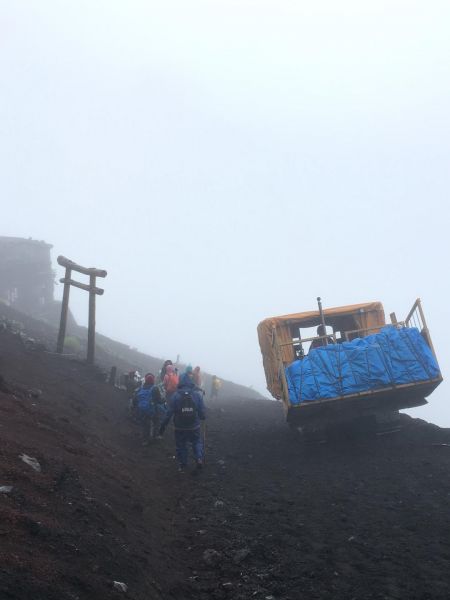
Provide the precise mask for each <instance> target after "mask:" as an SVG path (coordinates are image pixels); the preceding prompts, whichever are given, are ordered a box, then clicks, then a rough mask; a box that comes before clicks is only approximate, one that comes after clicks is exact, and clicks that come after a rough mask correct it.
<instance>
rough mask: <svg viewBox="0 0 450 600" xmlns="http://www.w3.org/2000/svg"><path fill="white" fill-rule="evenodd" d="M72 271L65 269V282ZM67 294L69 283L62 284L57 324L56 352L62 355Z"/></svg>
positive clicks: (67, 304)
mask: <svg viewBox="0 0 450 600" xmlns="http://www.w3.org/2000/svg"><path fill="white" fill-rule="evenodd" d="M71 271H72V269H71V268H70V267H66V276H65V278H64V279H66V281H69V280H70V274H71ZM69 294H70V283H65V284H64V291H63V297H62V303H61V319H60V322H59V332H58V342H57V344H56V352H57V353H58V354H62V353H63V350H64V340H65V339H66V327H67V313H68V310H69Z"/></svg>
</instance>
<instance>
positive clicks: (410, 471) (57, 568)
mask: <svg viewBox="0 0 450 600" xmlns="http://www.w3.org/2000/svg"><path fill="white" fill-rule="evenodd" d="M0 376H2V378H3V379H0V383H1V385H0V436H1V445H0V486H13V489H12V491H10V492H7V493H2V492H0V598H1V599H2V600H3V599H14V600H19V599H20V600H29V599H32V600H44V599H45V600H69V599H71V600H76V599H79V600H87V599H92V600H94V599H95V600H100V599H106V598H131V599H135V600H144V599H145V600H152V599H164V600H165V599H167V600H169V599H173V600H189V599H196V600H197V599H198V600H207V599H208V600H210V599H218V600H220V599H230V600H250V599H252V598H256V599H257V600H260V599H261V600H262V599H266V600H269V599H274V600H301V599H317V600H319V599H320V600H327V599H330V600H331V599H333V600H352V599H353V598H354V599H355V600H365V599H380V600H381V599H393V600H394V599H405V600H413V599H423V600H425V599H429V600H437V599H448V598H450V569H449V558H450V519H449V504H450V478H449V473H450V432H449V431H448V430H444V429H440V428H438V427H436V426H434V425H430V424H427V423H425V422H423V421H419V420H414V419H410V418H408V417H404V418H403V429H402V430H401V431H400V432H399V433H396V434H392V435H390V436H380V437H367V438H362V439H359V440H353V441H352V440H347V441H345V440H340V441H339V442H338V441H334V442H333V443H331V442H329V443H325V444H309V445H306V444H302V443H301V442H300V440H299V439H298V438H296V437H295V436H293V435H292V434H291V433H290V431H289V430H288V428H287V426H286V425H285V423H284V419H283V414H282V410H281V407H280V405H278V404H277V403H272V402H268V401H267V402H266V401H256V400H251V401H250V400H245V399H236V398H234V399H233V398H223V399H221V401H220V405H218V406H213V407H210V411H209V420H208V425H207V430H206V442H207V464H206V467H205V469H204V472H203V473H202V474H200V475H199V476H193V475H191V474H190V473H187V474H178V473H177V472H176V465H175V461H174V460H173V440H172V433H171V432H170V431H168V432H167V433H166V438H165V440H164V441H162V442H155V443H154V445H153V446H151V447H149V448H142V447H141V445H140V440H139V430H138V429H137V427H136V425H135V424H134V423H133V422H132V421H131V420H130V419H129V418H128V415H127V409H126V397H125V395H124V393H123V392H121V391H119V390H116V389H114V388H111V387H109V386H107V385H106V384H104V383H102V382H101V381H99V380H98V379H99V377H98V372H97V371H96V370H92V369H91V370H90V369H88V368H87V367H86V366H84V365H83V364H81V363H78V362H73V361H70V360H68V359H67V358H61V357H58V356H55V355H53V354H50V353H46V352H45V351H44V350H43V349H42V348H40V347H38V348H37V349H30V348H27V347H25V346H24V345H23V343H22V342H21V341H20V338H19V337H18V336H15V335H12V334H11V333H10V332H9V331H0ZM29 390H32V391H33V392H32V393H31V392H30V391H29ZM23 453H25V454H26V455H28V456H30V457H33V458H36V459H37V461H38V462H39V463H40V466H41V472H37V471H35V470H33V468H32V467H31V466H29V465H28V464H26V463H25V462H23V461H22V460H21V459H20V458H19V455H21V454H23ZM114 581H118V582H123V583H125V584H126V586H127V588H128V589H127V592H123V591H120V590H119V589H116V588H115V587H114V583H113V582H114Z"/></svg>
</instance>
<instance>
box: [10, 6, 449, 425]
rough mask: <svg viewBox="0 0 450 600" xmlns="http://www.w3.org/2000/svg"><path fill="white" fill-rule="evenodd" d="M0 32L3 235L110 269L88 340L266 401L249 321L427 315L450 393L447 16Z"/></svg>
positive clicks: (166, 17)
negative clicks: (107, 342) (376, 312)
mask: <svg viewBox="0 0 450 600" xmlns="http://www.w3.org/2000/svg"><path fill="white" fill-rule="evenodd" d="M1 12H2V19H1V21H2V23H1V35H0V65H1V73H2V77H1V79H0V112H1V120H0V123H1V125H0V127H1V135H0V158H1V165H2V169H1V179H0V190H1V198H2V201H1V228H0V235H11V236H23V237H29V236H30V237H33V238H34V239H42V240H45V241H47V242H48V243H51V244H53V245H54V249H53V258H54V261H55V265H56V256H57V255H58V254H63V255H65V256H67V257H69V258H71V259H72V260H74V261H76V262H79V263H80V264H83V265H85V266H96V267H99V268H104V269H107V271H108V276H107V278H106V279H105V280H103V281H101V283H100V281H99V285H101V286H102V287H104V289H105V294H104V296H102V297H101V298H99V299H98V302H97V307H98V314H97V329H98V331H100V332H102V333H104V334H106V335H109V336H110V337H113V338H115V339H118V340H120V341H123V342H126V343H128V344H129V345H131V346H133V347H137V348H138V349H139V350H142V351H144V352H147V353H150V354H153V355H155V356H160V357H162V358H174V357H176V355H177V354H179V355H180V356H181V359H182V360H184V361H186V362H191V363H192V364H193V365H194V364H199V365H201V366H202V368H203V369H204V370H206V371H208V372H210V373H212V372H215V373H217V374H218V375H219V376H222V377H224V378H227V379H231V380H233V381H236V382H239V383H243V384H245V385H252V386H253V387H255V388H256V389H258V390H260V391H264V389H265V380H264V373H263V369H262V362H261V355H260V351H259V346H258V341H257V336H256V326H257V324H258V322H259V321H260V320H261V319H263V318H265V317H268V316H272V315H277V314H284V313H290V312H299V311H302V310H308V309H314V308H315V298H316V296H318V295H320V296H321V297H322V298H323V302H324V305H325V307H331V306H339V305H342V304H347V303H357V302H365V301H372V300H380V301H382V302H383V303H384V307H385V311H386V314H389V312H391V311H396V313H397V317H398V318H399V319H400V318H404V317H405V316H406V314H407V312H408V311H409V308H410V306H411V305H412V304H413V302H414V300H415V299H416V297H418V296H420V297H421V298H422V300H423V305H424V309H425V314H426V317H427V319H428V324H429V328H430V331H431V335H432V338H433V341H434V344H435V349H436V352H437V355H438V359H439V362H440V366H441V369H442V372H443V375H444V377H445V376H446V374H448V373H449V372H450V351H449V345H448V340H449V339H450V326H449V316H448V299H449V296H450V289H449V277H448V271H447V269H448V266H447V265H448V260H449V233H448V230H449V221H450V220H449V207H448V192H449V183H450V175H449V156H450V154H449V150H450V135H449V133H450V131H449V125H450V112H449V107H450V72H449V71H450V37H449V35H448V32H449V27H450V5H449V4H448V3H447V2H444V1H443V2H437V1H433V0H431V1H430V2H428V3H427V4H426V5H425V4H424V3H423V2H414V1H409V2H406V1H405V2H403V1H397V2H396V1H395V0H393V1H391V2H383V1H379V0H378V1H377V2H370V1H368V2H364V3H361V2H356V0H355V1H345V0H344V1H343V2H340V3H336V2H334V1H332V0H330V1H324V0H322V1H320V0H319V1H315V2H312V1H310V2H302V1H301V0H298V1H295V2H294V1H285V2H283V3H281V2H276V1H271V0H270V1H269V0H267V1H258V2H256V1H253V0H239V2H237V1H233V0H227V1H224V0H211V1H206V0H204V1H200V0H192V1H191V2H182V1H178V0H166V1H165V2H152V1H148V0H146V1H144V0H142V1H138V0H128V1H127V2H119V1H116V0H108V1H106V0H105V1H102V0H99V1H96V2H92V0H91V1H89V2H88V1H82V0H80V1H78V2H76V3H74V2H72V3H69V2H64V1H62V2H61V1H60V0H59V1H50V0H40V2H38V3H35V2H24V1H20V0H15V1H14V2H10V3H3V5H2V11H1ZM57 276H58V279H59V277H62V276H63V270H62V269H61V268H60V267H58V269H57ZM61 288H62V286H61V285H60V286H59V287H58V288H57V295H58V296H60V295H61ZM71 308H72V310H73V311H74V314H75V316H76V318H77V320H78V321H79V322H80V323H81V324H85V323H86V322H87V297H86V294H85V293H84V292H82V291H80V290H73V291H72V292H71ZM412 414H414V415H417V416H421V417H423V418H426V419H427V420H429V421H433V422H435V423H438V424H440V425H445V426H450V407H449V404H448V385H447V383H446V382H445V381H444V383H443V384H441V386H440V387H439V388H438V390H437V391H436V392H435V393H434V394H433V396H432V397H431V402H430V405H429V406H428V407H424V408H421V409H417V410H415V411H412Z"/></svg>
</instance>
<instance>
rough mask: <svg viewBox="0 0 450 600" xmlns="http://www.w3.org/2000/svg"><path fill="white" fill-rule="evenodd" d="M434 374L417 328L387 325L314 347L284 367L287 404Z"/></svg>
mask: <svg viewBox="0 0 450 600" xmlns="http://www.w3.org/2000/svg"><path fill="white" fill-rule="evenodd" d="M439 376H440V371H439V366H438V364H437V362H436V359H435V358H434V356H433V353H432V352H431V350H430V348H429V346H428V345H427V344H426V342H425V340H424V339H423V337H422V335H421V334H420V332H419V331H418V329H416V328H402V329H397V328H396V327H393V326H392V325H388V326H386V327H383V329H382V330H381V331H380V333H376V334H374V335H369V336H367V337H365V338H358V339H355V340H353V341H351V342H343V343H342V344H329V345H328V346H322V347H320V348H314V349H313V350H310V352H309V354H308V355H307V356H305V358H303V360H296V361H295V362H293V363H292V364H290V365H289V366H288V367H287V368H286V379H287V384H288V390H289V399H290V402H291V404H300V403H301V402H311V401H313V400H319V399H322V398H336V397H339V396H346V395H348V394H355V393H358V392H364V391H367V390H374V389H378V388H383V387H389V386H391V385H400V384H403V383H414V382H418V381H427V380H429V379H434V378H436V377H439Z"/></svg>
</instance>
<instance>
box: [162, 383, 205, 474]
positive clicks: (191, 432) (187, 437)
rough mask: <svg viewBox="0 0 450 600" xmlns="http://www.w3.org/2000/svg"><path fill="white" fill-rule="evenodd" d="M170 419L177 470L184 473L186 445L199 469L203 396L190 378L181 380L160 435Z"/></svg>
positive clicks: (203, 407) (201, 445) (202, 453)
mask: <svg viewBox="0 0 450 600" xmlns="http://www.w3.org/2000/svg"><path fill="white" fill-rule="evenodd" d="M172 417H173V425H174V429H175V446H176V454H177V459H178V465H179V470H180V471H184V470H185V469H186V467H187V462H188V445H191V446H192V452H193V454H194V458H195V464H196V468H197V469H201V468H202V467H203V456H204V451H203V440H202V434H201V427H200V423H201V421H204V420H205V404H204V402H203V394H202V393H201V392H200V391H199V390H198V388H197V387H196V385H195V382H194V381H193V379H192V377H189V376H187V377H182V378H181V381H180V384H179V386H178V389H177V391H176V392H175V394H174V395H173V396H172V400H171V403H170V407H169V410H168V412H167V415H166V417H165V419H164V420H163V422H162V424H161V428H160V430H159V433H160V435H162V434H163V433H164V430H165V429H166V427H167V425H168V424H169V422H170V420H171V419H172Z"/></svg>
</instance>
